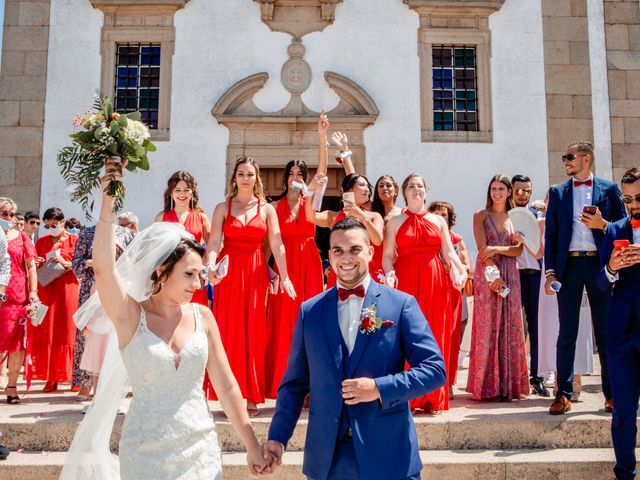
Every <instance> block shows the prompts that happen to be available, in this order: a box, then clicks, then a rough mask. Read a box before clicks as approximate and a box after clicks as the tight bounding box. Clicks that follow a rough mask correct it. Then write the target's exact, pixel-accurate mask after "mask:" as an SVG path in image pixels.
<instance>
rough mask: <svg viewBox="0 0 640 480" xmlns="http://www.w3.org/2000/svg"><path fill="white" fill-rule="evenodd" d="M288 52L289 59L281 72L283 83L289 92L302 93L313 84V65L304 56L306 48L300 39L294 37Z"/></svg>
mask: <svg viewBox="0 0 640 480" xmlns="http://www.w3.org/2000/svg"><path fill="white" fill-rule="evenodd" d="M287 52H288V53H289V60H287V61H286V62H285V63H284V65H283V66H282V71H281V73H280V77H281V79H282V85H284V88H285V89H286V90H287V91H288V92H289V93H292V94H294V95H300V94H302V93H304V92H305V91H306V90H307V88H309V85H311V67H309V64H308V63H307V62H306V61H305V60H304V59H303V58H302V57H303V56H304V52H305V50H304V46H303V45H302V43H300V41H299V40H296V39H294V40H293V41H292V42H291V45H289V48H288V50H287Z"/></svg>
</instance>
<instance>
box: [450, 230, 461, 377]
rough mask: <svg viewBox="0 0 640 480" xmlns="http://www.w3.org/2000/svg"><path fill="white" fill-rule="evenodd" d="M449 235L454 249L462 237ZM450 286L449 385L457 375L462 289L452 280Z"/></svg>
mask: <svg viewBox="0 0 640 480" xmlns="http://www.w3.org/2000/svg"><path fill="white" fill-rule="evenodd" d="M449 233H450V235H451V243H452V244H453V248H454V249H456V252H457V245H459V243H460V242H461V241H462V237H461V236H460V235H458V234H457V233H455V232H453V231H452V230H450V231H449ZM449 287H450V288H451V312H452V316H451V318H452V322H453V325H452V328H453V330H452V331H451V345H450V348H449V365H448V367H449V370H448V371H447V384H448V385H449V386H452V385H455V384H456V378H457V376H458V355H459V354H460V336H461V335H462V291H461V290H458V289H457V288H455V287H454V286H453V282H451V281H450V282H449Z"/></svg>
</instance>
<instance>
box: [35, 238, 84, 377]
mask: <svg viewBox="0 0 640 480" xmlns="http://www.w3.org/2000/svg"><path fill="white" fill-rule="evenodd" d="M77 241H78V236H77V235H73V234H70V235H69V236H68V237H67V238H66V240H65V241H64V242H62V243H61V244H60V246H58V247H57V248H59V249H60V256H61V257H62V258H64V259H65V260H66V261H68V262H71V260H72V259H73V251H74V249H75V247H76V242H77ZM53 247H54V244H53V239H52V237H51V235H47V236H44V237H41V238H40V239H39V240H38V241H37V242H36V251H37V253H38V256H39V257H42V258H46V256H47V253H48V252H50V251H52V250H53ZM38 294H39V297H40V300H41V301H42V303H44V304H45V305H47V306H48V307H49V310H48V311H47V314H46V315H45V317H44V320H43V321H42V323H41V324H40V325H38V326H37V327H35V328H33V329H31V340H30V341H31V342H32V353H31V357H32V359H33V378H35V379H38V380H46V381H47V382H70V381H71V374H72V371H73V350H74V348H75V344H76V330H77V329H76V324H75V323H74V321H73V314H74V313H75V312H76V310H77V309H78V294H79V285H78V279H77V278H76V276H75V274H74V273H73V271H72V270H69V271H68V272H66V273H64V274H63V275H61V276H60V277H58V278H56V279H55V280H54V281H53V282H51V283H50V284H49V285H47V286H46V287H43V286H39V288H38Z"/></svg>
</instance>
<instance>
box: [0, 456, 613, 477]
mask: <svg viewBox="0 0 640 480" xmlns="http://www.w3.org/2000/svg"><path fill="white" fill-rule="evenodd" d="M65 455H66V454H65V453H62V452H42V451H40V452H33V451H29V452H23V453H12V454H11V455H10V456H9V458H8V459H7V460H5V461H2V462H0V480H33V479H35V478H37V479H38V480H57V478H58V476H59V474H60V470H61V468H62V464H63V463H64V458H65ZM420 456H421V457H422V461H423V463H424V465H425V468H424V469H423V470H422V478H423V479H425V478H428V479H429V480H446V479H451V478H455V479H456V480H477V479H482V480H560V479H561V480H603V479H606V478H609V477H610V476H611V475H612V468H613V463H614V458H613V451H612V450H611V449H606V448H605V449H600V448H584V449H581V448H575V449H546V450H518V451H511V450H463V451H459V450H458V451H452V450H430V451H425V450H423V451H421V452H420ZM222 460H223V469H224V478H225V480H240V479H242V480H244V479H247V478H250V475H249V473H248V470H247V467H246V463H245V462H246V460H245V455H244V454H243V453H223V455H222ZM271 478H273V479H274V480H303V479H304V478H305V477H304V475H303V474H302V453H301V452H287V453H286V454H285V456H284V459H283V465H282V466H281V467H280V468H279V470H278V471H277V473H276V474H275V475H274V476H273V477H271Z"/></svg>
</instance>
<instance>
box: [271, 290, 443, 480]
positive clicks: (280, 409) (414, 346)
mask: <svg viewBox="0 0 640 480" xmlns="http://www.w3.org/2000/svg"><path fill="white" fill-rule="evenodd" d="M372 304H375V306H376V309H377V315H378V316H379V317H380V318H382V320H392V321H393V322H394V324H393V325H392V326H388V327H381V328H380V329H379V330H377V331H376V332H374V333H372V334H370V335H365V334H362V333H361V332H358V336H357V338H356V343H355V346H354V349H353V352H352V353H351V355H350V357H349V360H348V366H347V376H346V378H359V377H368V378H373V379H375V381H376V384H377V385H378V389H379V390H380V396H381V401H374V402H367V403H360V404H357V405H352V406H348V407H347V408H348V410H349V419H350V426H351V430H352V432H353V440H354V446H355V451H356V456H357V458H358V465H359V468H360V474H361V476H362V478H363V479H371V480H379V479H382V478H384V479H385V480H394V479H401V478H406V477H409V476H411V475H415V474H416V473H418V472H419V471H420V469H421V468H422V463H421V462H420V457H419V455H418V442H417V438H416V430H415V426H414V423H413V418H412V417H411V412H410V410H409V404H408V401H409V400H411V399H413V398H417V397H419V396H422V395H425V394H426V393H428V392H431V391H433V390H435V389H437V388H439V387H441V386H442V385H444V383H445V379H446V370H445V366H444V361H443V359H442V354H441V353H440V349H439V348H438V345H437V343H436V341H435V340H434V338H433V335H432V334H431V329H430V328H429V325H428V323H427V321H426V319H425V317H424V315H423V314H422V311H421V310H420V307H419V306H418V303H417V302H416V300H415V298H413V297H412V296H410V295H407V294H405V293H402V292H399V291H397V290H394V289H391V288H389V287H387V286H384V285H380V284H378V283H376V282H375V281H372V282H371V283H370V285H369V288H368V290H367V295H366V297H365V300H364V304H363V307H368V306H369V305H372ZM341 335H342V334H341V332H340V327H339V324H338V295H337V290H336V288H335V287H334V288H332V289H330V290H327V291H326V292H324V293H321V294H320V295H318V296H316V297H314V298H312V299H310V300H308V301H306V302H304V303H303V304H302V306H301V307H300V313H299V316H298V320H297V323H296V326H295V330H294V333H293V340H292V343H291V351H290V354H289V363H288V365H287V371H286V372H285V374H284V377H283V379H282V383H281V384H280V388H279V389H278V401H277V403H276V411H275V415H274V417H273V421H272V422H271V428H270V429H269V439H270V440H278V441H280V442H282V443H283V444H284V445H286V444H287V442H288V441H289V439H290V438H291V435H292V434H293V430H294V428H295V426H296V422H297V420H298V417H299V416H300V411H301V409H302V405H303V402H304V398H305V396H306V394H307V393H309V392H310V393H311V402H310V411H309V426H308V429H307V438H306V444H305V454H304V465H303V472H304V474H305V475H307V476H309V477H311V478H313V479H317V480H324V479H326V478H327V475H328V473H329V469H330V467H331V462H332V460H333V453H334V447H335V445H336V441H337V436H338V427H339V423H340V415H341V410H342V406H343V400H342V395H341V389H342V386H341V384H342V381H343V380H344V378H345V377H343V373H342V346H341ZM405 360H406V361H408V362H409V365H410V366H411V368H410V369H409V370H406V371H405Z"/></svg>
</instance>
